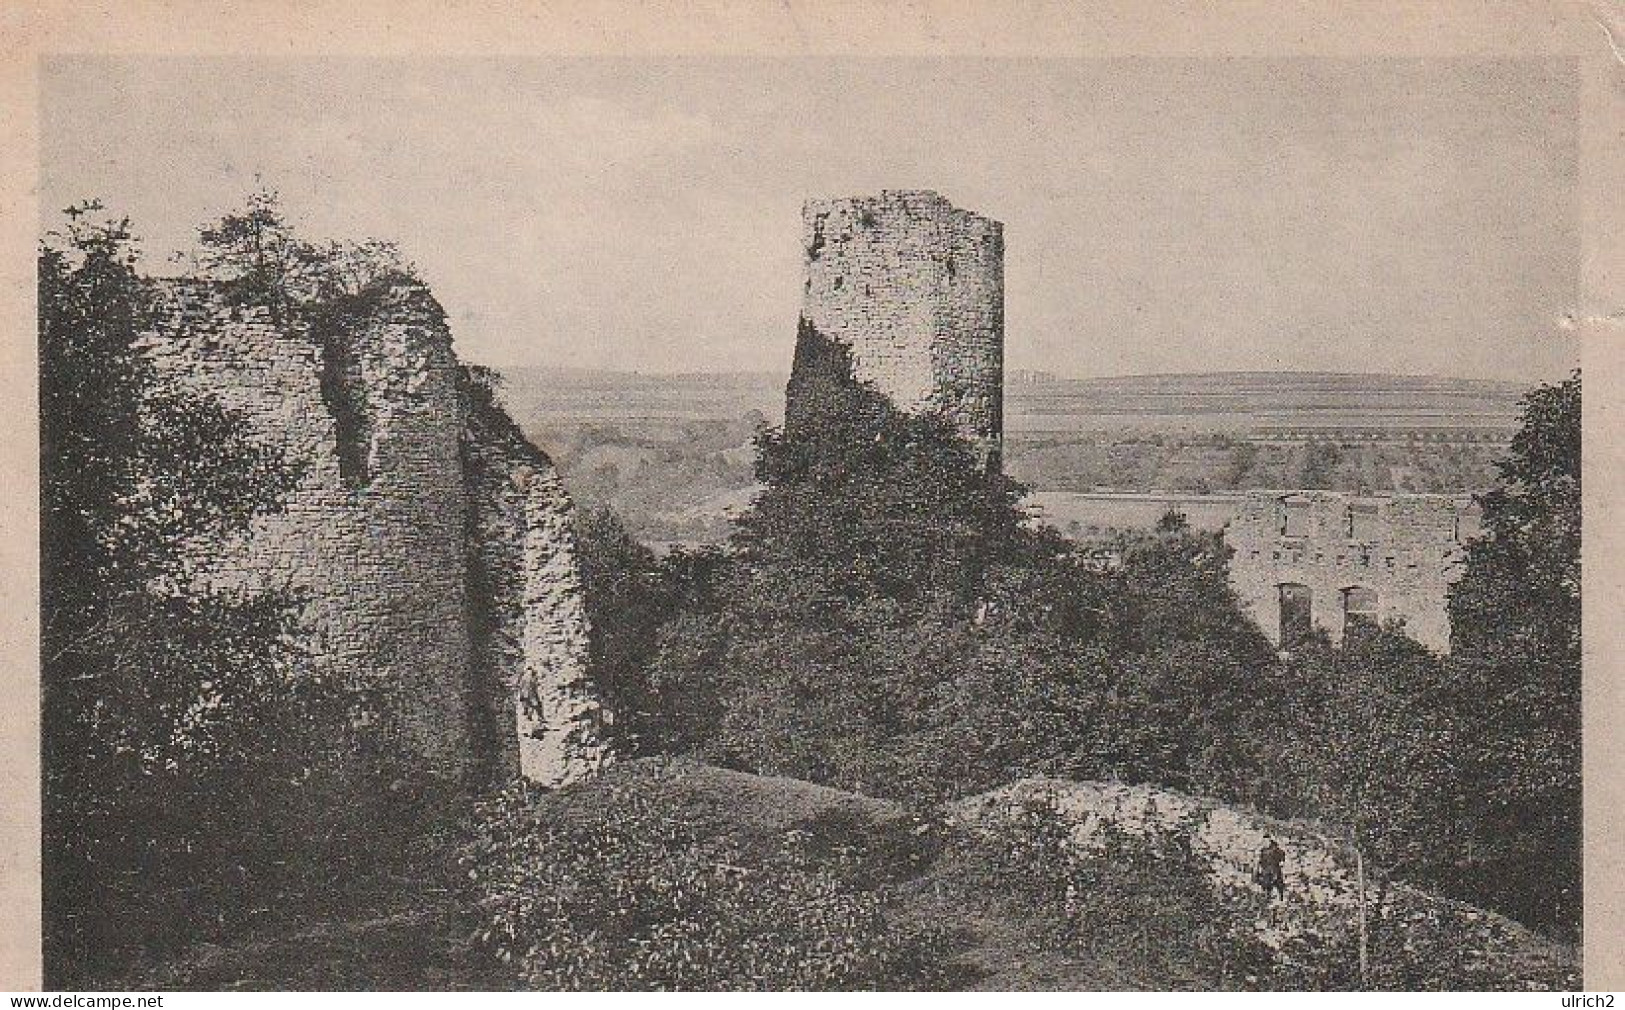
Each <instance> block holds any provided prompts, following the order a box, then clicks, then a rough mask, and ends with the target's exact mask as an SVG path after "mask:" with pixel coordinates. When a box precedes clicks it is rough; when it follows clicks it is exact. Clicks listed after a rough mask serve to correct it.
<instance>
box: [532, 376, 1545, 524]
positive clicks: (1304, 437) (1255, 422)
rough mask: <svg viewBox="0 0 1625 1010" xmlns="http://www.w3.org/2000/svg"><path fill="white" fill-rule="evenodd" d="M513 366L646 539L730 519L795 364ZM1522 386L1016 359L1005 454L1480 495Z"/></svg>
mask: <svg viewBox="0 0 1625 1010" xmlns="http://www.w3.org/2000/svg"><path fill="white" fill-rule="evenodd" d="M502 374H503V377H504V380H505V382H504V389H503V393H502V399H503V401H504V403H505V404H506V405H507V407H508V410H509V412H510V413H511V414H512V415H513V416H514V418H515V420H517V421H518V422H519V424H520V426H521V427H523V428H524V430H525V433H526V434H527V435H528V436H529V437H530V438H531V439H532V440H533V441H535V442H536V443H537V444H539V445H541V446H542V447H543V448H545V449H546V450H547V451H548V452H549V454H551V455H552V456H553V458H554V461H555V462H556V463H557V464H558V466H559V470H560V472H561V473H562V474H563V476H564V480H565V481H566V483H567V484H568V486H569V487H570V489H571V491H572V493H574V494H575V496H576V498H577V500H578V501H581V502H582V503H584V504H586V505H589V506H597V505H604V506H609V507H611V508H613V509H615V510H616V511H617V512H618V513H619V514H620V515H621V516H622V517H623V518H624V519H625V520H626V521H627V523H628V525H629V526H630V527H631V528H632V530H633V531H634V532H635V533H636V534H637V535H639V536H640V537H642V538H643V539H645V540H650V541H658V542H681V543H697V542H714V541H716V540H718V539H720V538H721V537H722V536H724V535H725V534H726V531H727V521H726V514H727V509H730V508H737V507H738V506H739V504H740V503H741V502H742V501H744V500H745V499H746V498H748V494H749V488H750V487H751V486H752V485H753V484H754V475H753V473H752V466H751V463H752V459H753V453H752V451H751V447H750V439H751V436H752V434H753V433H754V431H755V430H756V428H757V427H758V426H760V425H762V424H774V423H777V422H778V421H779V420H780V419H781V418H782V416H783V409H784V386H785V382H786V379H787V376H786V374H784V373H778V372H723V373H714V374H712V373H679V374H660V373H638V372H615V371H603V370H594V369H571V368H508V369H503V370H502ZM1523 392H1524V389H1523V388H1522V387H1520V386H1518V385H1515V384H1511V383H1505V382H1491V381H1482V380H1473V379H1451V378H1440V377H1432V376H1404V375H1381V374H1374V375H1346V374H1336V373H1319V372H1278V373H1277V372H1226V373H1213V374H1183V375H1137V376H1117V377H1110V378H1092V379H1075V378H1065V377H1060V376H1055V375H1051V374H1049V373H1046V372H1037V371H1030V370H1028V371H1013V372H1012V373H1011V381H1009V382H1007V383H1006V389H1005V431H1006V439H1005V467H1006V469H1007V470H1008V471H1009V473H1010V474H1011V475H1012V476H1014V477H1015V478H1016V479H1018V480H1020V481H1022V482H1023V483H1025V484H1027V485H1028V486H1030V487H1032V488H1033V489H1034V490H1035V491H1039V492H1056V493H1059V492H1070V493H1074V494H1098V493H1102V492H1105V493H1112V494H1120V493H1143V492H1152V491H1156V492H1166V493H1177V494H1180V495H1185V496H1187V497H1188V496H1192V495H1195V496H1201V495H1206V494H1214V493H1221V492H1227V491H1235V490H1245V489H1248V488H1259V487H1324V488H1327V489H1330V490H1347V491H1358V490H1362V489H1364V490H1371V491H1387V490H1396V491H1427V492H1441V493H1452V494H1456V493H1472V492H1476V491H1480V490H1482V489H1484V488H1485V487H1487V486H1489V484H1490V483H1491V482H1492V481H1493V480H1494V476H1495V467H1494V463H1495V460H1496V459H1497V458H1498V457H1499V456H1500V454H1501V452H1502V451H1503V449H1504V447H1505V444H1506V441H1507V439H1508V438H1509V437H1510V435H1511V432H1512V430H1513V428H1514V427H1515V425H1516V420H1517V415H1518V399H1519V397H1520V396H1522V394H1523ZM1052 504H1053V502H1052ZM1190 508H1191V509H1194V510H1197V511H1200V509H1201V505H1200V504H1199V503H1197V504H1193V505H1191V506H1190ZM1065 511H1066V525H1067V528H1072V527H1074V526H1076V527H1077V528H1079V529H1082V528H1087V527H1091V526H1108V525H1113V524H1115V523H1116V522H1117V521H1118V520H1119V519H1120V518H1121V517H1122V516H1124V515H1130V514H1132V515H1135V516H1137V515H1139V512H1132V513H1131V512H1125V511H1124V510H1123V509H1122V508H1121V507H1120V506H1119V505H1111V507H1106V506H1101V507H1100V508H1099V509H1097V508H1096V505H1095V502H1094V501H1093V500H1092V499H1084V498H1075V499H1073V500H1071V501H1070V502H1069V503H1068V505H1067V506H1066V509H1065ZM1096 511H1098V512H1099V514H1098V515H1097V514H1095V513H1096ZM1142 511H1143V510H1142Z"/></svg>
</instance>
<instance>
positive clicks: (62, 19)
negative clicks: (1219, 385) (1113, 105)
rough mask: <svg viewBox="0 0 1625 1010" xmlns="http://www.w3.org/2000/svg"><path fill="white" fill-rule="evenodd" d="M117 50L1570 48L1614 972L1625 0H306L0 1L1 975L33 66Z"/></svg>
mask: <svg viewBox="0 0 1625 1010" xmlns="http://www.w3.org/2000/svg"><path fill="white" fill-rule="evenodd" d="M63 53H79V54H93V53H101V54H124V55H174V56H186V55H215V56H230V55H260V56H265V55H283V56H293V55H328V56H333V55H346V54H354V55H362V56H369V57H391V58H416V57H423V58H434V57H442V56H477V55H494V54H504V55H514V56H521V55H537V56H542V55H565V54H568V55H578V56H592V55H599V56H623V57H624V56H639V55H645V56H648V55H690V56H703V55H713V56H740V55H755V56H771V55H796V56H808V55H828V56H836V55H851V56H874V57H884V56H901V55H909V56H944V57H946V56H984V57H988V56H998V57H1009V58H1021V57H1031V58H1107V57H1113V58H1125V57H1130V58H1131V57H1202V56H1206V57H1265V56H1268V57H1287V56H1315V57H1338V58H1349V59H1357V58H1362V57H1375V56H1390V57H1404V56H1410V57H1421V58H1449V57H1480V58H1484V57H1559V58H1572V59H1574V60H1576V61H1578V62H1579V65H1580V67H1581V78H1582V88H1581V116H1582V121H1581V185H1580V194H1581V195H1580V206H1579V207H1577V208H1576V212H1577V213H1578V214H1579V215H1580V217H1581V220H1582V241H1583V246H1584V248H1583V250H1582V255H1581V263H1582V267H1581V276H1580V277H1579V278H1578V279H1577V280H1578V290H1577V292H1576V306H1575V309H1574V313H1573V314H1574V316H1575V318H1576V319H1577V320H1578V326H1579V328H1580V331H1581V333H1582V335H1583V352H1582V360H1583V365H1584V370H1585V375H1586V400H1585V426H1586V441H1585V470H1586V475H1585V571H1586V579H1585V616H1584V635H1585V655H1586V670H1585V687H1584V690H1585V727H1584V728H1585V751H1586V753H1585V783H1586V787H1585V788H1586V847H1587V852H1586V912H1585V978H1586V985H1587V987H1588V988H1591V989H1607V988H1625V739H1620V738H1617V737H1616V736H1614V735H1613V733H1612V732H1611V731H1612V730H1614V728H1615V727H1618V726H1619V725H1621V723H1622V722H1625V718H1622V717H1625V675H1622V674H1625V669H1622V667H1625V660H1622V658H1621V657H1622V655H1625V648H1622V647H1621V646H1625V626H1622V622H1620V621H1618V620H1617V619H1616V618H1615V615H1617V614H1618V612H1619V603H1620V601H1621V599H1622V596H1625V594H1622V587H1621V579H1622V572H1621V559H1625V504H1622V502H1621V494H1620V492H1622V491H1625V465H1622V463H1625V448H1622V447H1621V445H1620V443H1618V442H1616V441H1614V440H1612V439H1610V437H1609V435H1610V434H1611V433H1614V432H1619V431H1621V430H1625V367H1622V366H1625V350H1622V345H1625V205H1622V204H1625V202H1622V201H1621V200H1620V199H1619V197H1618V194H1620V193H1625V144H1622V143H1621V142H1620V140H1621V136H1622V132H1625V5H1621V4H1619V3H1618V2H1617V0H1595V2H1586V0H1545V2H1531V3H1524V4H1519V5H1487V4H1479V3H1472V2H1467V0H1418V2H1412V3H1402V2H1399V0H1391V2H1369V0H1367V2H1357V3H1351V2H1348V0H1309V2H1298V3H1286V2H1261V0H1251V2H1237V3H1234V4H1230V5H1227V6H1224V7H1222V8H1203V9H1201V10H1200V11H1199V12H1196V13H1192V12H1191V10H1190V9H1189V8H1186V9H1184V10H1180V9H1178V8H1176V6H1175V5H1174V4H1172V3H1157V4H1153V3H1148V2H1145V0H1108V2H1097V3H1091V4H1087V5H1084V4H1070V3H1064V2H1052V0H1038V2H1032V3H1024V4H1009V5H1007V4H1002V3H996V2H993V0H986V2H971V0H892V2H870V3H857V2H841V3H834V2H818V0H784V2H779V3H770V2H765V0H762V2H745V0H691V2H674V0H657V2H646V3H641V4H633V3H627V2H616V3H611V2H604V0H560V2H532V3H519V2H508V3H503V2H486V3H468V2H448V0H438V2H425V0H306V2H301V3H299V4H257V5H256V4H250V3H248V2H242V3H230V2H225V3H211V4H204V3H200V2H192V3H187V2H177V0H171V2H164V0H119V2H113V0H106V2H104V3H72V2H42V0H37V2H34V3H27V2H25V3H19V4H14V5H9V6H8V7H6V8H5V9H3V10H0V150H3V151H4V152H5V153H4V156H3V158H0V235H3V237H4V239H5V241H4V242H3V243H0V249H3V255H0V292H3V295H0V321H3V324H4V331H3V332H4V333H6V334H7V336H6V337H5V339H3V340H0V353H3V355H4V358H3V366H4V367H0V396H3V397H4V402H5V403H6V404H8V405H9V409H8V411H7V413H8V414H9V415H10V416H9V417H8V423H7V424H5V425H4V429H3V431H0V464H3V466H4V470H3V476H4V482H3V485H0V487H3V488H4V489H5V490H4V494H3V495H0V579H3V583H0V585H3V588H4V590H5V594H4V598H5V599H6V600H8V601H9V602H10V604H11V605H10V606H8V607H7V608H5V612H4V615H3V616H0V642H3V644H4V657H5V659H4V663H5V676H4V679H3V680H0V685H3V694H0V781H4V783H5V787H4V789H5V792H4V800H3V802H0V909H3V910H4V911H5V913H6V914H5V916H4V922H3V923H0V990H10V989H30V988H37V987H38V986H39V985H40V967H39V869H38V865H39V853H38V844H39V838H38V817H39V797H38V782H39V751H38V715H39V708H38V659H37V657H38V615H37V602H38V589H37V577H38V558H37V542H38V541H37V523H38V500H37V487H38V418H37V413H36V371H35V369H36V361H35V343H34V337H33V334H34V332H35V312H34V291H35V287H34V253H35V248H36V242H37V240H38V222H39V221H40V214H39V208H38V206H37V199H36V198H37V187H36V181H37V172H38V165H37V131H38V118H39V117H38V101H39V95H38V66H39V60H40V58H41V57H42V56H45V55H52V54H63Z"/></svg>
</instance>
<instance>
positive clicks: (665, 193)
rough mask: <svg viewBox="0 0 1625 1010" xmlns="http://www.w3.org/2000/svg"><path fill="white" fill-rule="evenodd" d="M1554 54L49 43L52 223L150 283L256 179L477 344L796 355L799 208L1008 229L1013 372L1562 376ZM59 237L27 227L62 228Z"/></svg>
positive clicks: (731, 364) (607, 352) (1566, 349)
mask: <svg viewBox="0 0 1625 1010" xmlns="http://www.w3.org/2000/svg"><path fill="white" fill-rule="evenodd" d="M1577 88H1578V77H1577V74H1576V72H1575V69H1574V66H1573V65H1572V64H1571V63H1567V62H1561V61H1538V62H1537V61H1515V62H1514V61H1470V60H1427V61H1421V60H1382V61H1378V60H1320V59H1294V60H1258V59H1189V60H1187V59H1119V60H974V59H946V60H934V59H917V60H916V59H909V60H900V59H886V60H879V59H823V58H796V59H732V58H707V59H690V60H680V59H660V60H652V59H627V60H612V59H601V58H590V59H522V60H521V59H514V60H493V59H478V60H476V59H461V60H456V59H434V60H424V59H418V60H412V61H399V60H396V61H390V60H359V59H336V60H315V59H286V60H271V59H261V58H255V59H239V58H223V59H195V58H188V59H123V58H121V59H109V58H104V57H97V58H71V59H68V58H63V59H56V60H53V61H51V62H50V63H48V64H47V68H46V73H45V77H44V97H43V100H42V101H43V106H42V113H43V121H42V150H41V161H42V164H41V172H42V177H41V187H42V206H43V207H44V208H45V209H47V210H51V211H54V210H56V209H60V208H62V207H65V206H67V205H68V204H69V203H72V202H74V201H76V200H78V199H81V198H84V197H90V196H97V197H101V198H102V199H103V200H104V201H106V202H107V203H108V204H109V206H110V207H111V208H112V209H114V210H116V211H118V212H119V213H121V214H127V215H129V216H130V217H131V219H132V221H133V224H134V226H135V229H136V231H137V232H138V233H139V234H140V235H142V236H143V237H144V238H145V240H146V242H145V248H146V250H147V254H148V261H149V269H153V270H154V271H155V272H157V271H158V270H159V269H161V268H162V266H163V264H162V260H163V258H164V257H165V256H166V255H167V254H168V253H169V252H171V251H173V250H175V249H177V248H181V247H184V246H187V245H189V244H190V242H191V240H192V238H193V236H194V235H195V230H196V228H197V226H198V225H200V224H203V223H205V222H207V221H209V220H211V219H213V218H215V217H218V216H219V215H220V214H222V213H225V212H226V211H228V210H230V209H232V208H234V207H236V206H239V205H240V204H241V203H242V200H243V198H244V197H245V195H246V194H247V193H248V192H249V191H250V190H252V189H253V188H254V187H255V179H256V177H258V178H260V179H262V180H263V181H264V182H265V184H267V185H269V186H271V187H273V188H276V189H278V190H279V191H280V192H281V194H282V196H283V200H284V203H285V206H286V209H287V210H288V212H289V213H290V216H291V217H292V218H293V219H294V221H295V223H296V224H297V225H298V226H299V227H300V229H301V230H302V231H304V232H305V233H307V234H308V235H310V236H311V237H313V238H329V237H331V238H363V237H377V238H383V239H389V240H392V241H395V242H397V243H398V244H399V245H400V246H401V247H402V249H403V251H404V252H405V253H406V254H407V256H408V257H410V258H411V259H412V260H414V261H415V262H416V263H417V265H418V267H419V269H420V272H421V273H422V274H423V276H424V277H425V279H426V280H428V281H429V283H430V284H431V285H432V286H433V288H434V291H435V294H436V295H437V296H438V297H439V299H440V301H441V302H442V304H444V305H445V307H446V309H447V311H448V313H449V315H450V317H451V323H452V327H453V333H454V335H455V339H456V341H457V345H458V348H459V350H460V352H461V353H462V354H463V355H464V357H465V358H468V359H471V360H474V361H479V362H483V363H487V364H495V365H499V366H500V365H511V364H524V365H539V366H558V367H591V368H613V369H638V370H642V371H729V370H741V369H750V370H758V369H774V370H781V371H782V370H787V369H788V367H789V362H790V353H791V349H792V346H793V343H794V337H795V322H796V316H797V313H798V311H799V308H800V282H801V249H800V236H801V226H800V208H801V204H802V201H803V200H805V199H807V198H809V197H834V196H846V195H856V194H861V193H870V192H875V191H878V190H880V189H882V188H886V189H935V190H938V191H939V192H941V193H942V194H943V195H944V196H946V197H948V198H949V199H950V200H952V201H953V202H954V203H956V204H958V205H959V206H961V207H965V208H968V209H970V210H974V211H977V212H978V213H982V214H985V215H988V216H990V217H994V218H997V219H998V220H1001V221H1003V222H1004V223H1005V245H1006V254H1005V272H1006V293H1005V294H1006V323H1007V334H1006V360H1007V362H1008V364H1009V365H1010V367H1013V368H1044V369H1049V370H1051V371H1055V372H1058V373H1061V374H1064V375H1077V376H1097V375H1120V374H1135V373H1146V372H1189V371H1222V370H1277V369H1281V370H1313V371H1355V372H1368V371H1391V372H1401V373H1413V374H1439V375H1456V376H1464V377H1481V378H1500V379H1511V380H1517V381H1520V382H1528V381H1532V380H1538V379H1551V378H1556V377H1558V376H1560V375H1562V374H1563V373H1565V372H1567V371H1568V370H1569V369H1570V368H1572V367H1573V366H1574V365H1575V364H1577V363H1578V354H1579V346H1578V340H1577V339H1576V338H1575V337H1574V336H1573V334H1572V333H1570V332H1568V331H1566V330H1564V329H1563V328H1562V326H1561V325H1560V320H1561V318H1562V317H1563V315H1564V314H1565V313H1569V312H1572V311H1575V300H1576V298H1577V289H1578V271H1579V249H1580V243H1579V233H1578V228H1579V215H1578V210H1577V202H1576V196H1575V184H1576V181H1577V178H1576V161H1577V136H1576V128H1575V115H1576V108H1577V94H1578V91H1577ZM54 224H55V220H54V219H48V220H47V221H46V225H47V226H50V225H54Z"/></svg>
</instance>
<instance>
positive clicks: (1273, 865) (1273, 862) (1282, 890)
mask: <svg viewBox="0 0 1625 1010" xmlns="http://www.w3.org/2000/svg"><path fill="white" fill-rule="evenodd" d="M1258 886H1260V887H1262V888H1263V889H1264V896H1265V897H1266V898H1267V897H1269V895H1270V892H1271V891H1274V892H1276V893H1278V894H1280V896H1281V897H1282V898H1283V899H1285V898H1286V850H1284V849H1282V848H1281V846H1280V844H1279V843H1278V842H1276V840H1275V838H1274V837H1273V836H1271V835H1265V836H1264V847H1263V848H1261V849H1259V850H1258Z"/></svg>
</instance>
